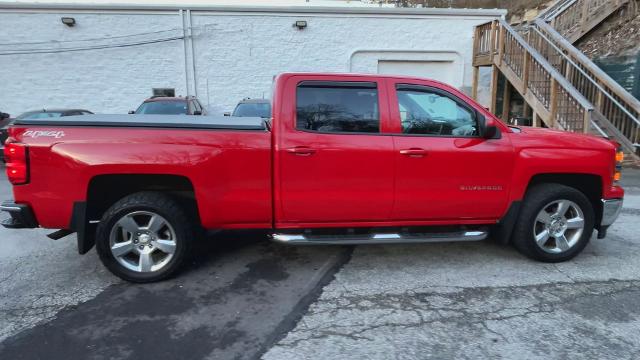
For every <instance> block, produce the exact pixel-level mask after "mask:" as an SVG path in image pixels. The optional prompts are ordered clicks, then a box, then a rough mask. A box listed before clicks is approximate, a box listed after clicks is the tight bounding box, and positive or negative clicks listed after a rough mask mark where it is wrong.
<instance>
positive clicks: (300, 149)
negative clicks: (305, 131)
mask: <svg viewBox="0 0 640 360" xmlns="http://www.w3.org/2000/svg"><path fill="white" fill-rule="evenodd" d="M287 152H288V153H291V154H294V155H299V156H310V155H313V154H315V153H316V151H315V150H314V149H311V148H308V147H305V146H297V147H294V148H290V149H287Z"/></svg>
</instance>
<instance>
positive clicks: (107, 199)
mask: <svg viewBox="0 0 640 360" xmlns="http://www.w3.org/2000/svg"><path fill="white" fill-rule="evenodd" d="M140 191H159V192H163V193H168V194H170V195H171V196H173V197H174V198H175V199H177V200H178V201H179V202H180V204H181V205H182V206H183V207H184V209H185V210H186V211H187V212H188V214H189V215H190V216H193V219H197V220H196V221H198V223H199V216H198V206H197V202H196V198H195V192H194V190H193V184H192V183H191V181H190V180H189V179H188V178H186V177H184V176H178V175H157V174H123V175H99V176H96V177H94V178H92V179H91V181H90V182H89V188H88V190H87V210H86V215H87V217H86V218H87V220H100V218H101V217H102V215H103V214H104V212H105V211H107V209H108V208H109V207H110V206H111V205H113V204H114V203H115V202H116V201H118V200H120V199H122V198H123V197H125V196H127V195H131V194H133V193H137V192H140Z"/></svg>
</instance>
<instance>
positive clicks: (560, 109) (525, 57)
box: [473, 0, 640, 162]
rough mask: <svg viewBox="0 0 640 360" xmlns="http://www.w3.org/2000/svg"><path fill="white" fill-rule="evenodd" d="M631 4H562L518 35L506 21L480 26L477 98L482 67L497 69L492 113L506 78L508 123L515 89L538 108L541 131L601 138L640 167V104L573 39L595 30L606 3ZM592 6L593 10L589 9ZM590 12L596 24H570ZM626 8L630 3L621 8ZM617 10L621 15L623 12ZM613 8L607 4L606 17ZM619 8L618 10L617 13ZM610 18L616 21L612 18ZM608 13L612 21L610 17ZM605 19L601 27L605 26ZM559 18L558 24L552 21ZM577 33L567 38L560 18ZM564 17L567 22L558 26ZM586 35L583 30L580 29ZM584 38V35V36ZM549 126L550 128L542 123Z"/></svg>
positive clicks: (589, 0)
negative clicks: (615, 144)
mask: <svg viewBox="0 0 640 360" xmlns="http://www.w3.org/2000/svg"><path fill="white" fill-rule="evenodd" d="M605 2H606V3H611V4H614V5H615V4H619V3H626V2H627V1H623V0H609V1H602V0H569V1H565V0H561V1H558V2H557V3H556V4H555V5H554V6H552V7H551V8H549V9H548V10H547V11H545V12H544V13H542V14H541V15H540V17H539V18H538V19H536V21H535V23H534V24H533V25H531V26H529V27H528V28H525V29H524V30H521V31H516V30H515V29H514V28H513V27H511V26H510V25H509V24H508V23H506V22H505V21H504V20H496V21H493V22H490V23H487V24H483V25H480V26H478V27H476V30H475V38H474V57H473V66H474V79H473V80H474V85H473V95H474V96H475V95H477V84H478V73H479V67H482V66H491V67H493V70H494V71H493V78H492V84H491V89H492V90H491V92H492V100H491V110H492V111H493V112H494V113H496V111H497V109H496V107H497V106H496V105H497V104H496V99H497V93H498V91H497V88H498V79H499V76H500V74H501V75H502V76H503V77H504V78H505V79H506V89H505V92H504V93H505V96H504V99H503V106H504V108H503V111H502V114H503V119H505V120H506V121H508V120H509V119H508V118H505V117H508V114H509V112H508V109H509V105H510V104H509V101H510V99H509V98H510V97H509V96H508V94H509V93H510V89H511V88H513V89H515V90H516V91H517V92H518V93H519V94H520V96H522V98H523V99H524V101H525V102H526V104H527V105H528V107H530V108H531V109H532V110H533V126H540V125H543V124H544V126H547V127H550V128H557V129H562V130H566V131H573V132H582V133H595V134H598V135H601V136H605V137H609V138H612V139H614V140H616V141H617V142H619V143H620V144H621V146H622V147H623V149H624V150H625V152H626V153H627V154H628V155H629V157H630V158H632V159H633V160H634V161H635V162H638V161H640V152H639V147H640V101H638V99H636V98H634V97H633V96H632V95H631V94H629V93H628V92H627V91H626V90H624V89H623V88H622V87H621V86H620V85H619V84H618V83H616V82H615V81H614V80H613V79H611V78H610V77H609V76H607V75H606V74H605V73H604V72H603V71H602V70H600V69H599V68H598V67H597V66H596V65H595V64H594V63H593V62H592V61H591V60H590V59H588V58H587V57H586V56H585V55H584V54H582V53H581V52H580V51H579V50H578V49H576V48H575V47H574V46H573V45H572V40H570V39H575V38H576V37H578V38H579V37H581V36H583V35H584V34H585V33H586V32H588V31H590V30H591V29H593V27H594V26H595V25H593V23H594V22H595V20H593V19H600V18H601V17H602V16H597V17H595V15H593V16H591V15H589V14H591V13H592V12H591V10H590V9H592V8H594V9H600V10H599V11H603V12H604V10H603V6H604V5H602V3H605ZM585 4H587V5H585ZM578 6H580V8H579V9H582V11H581V13H584V12H586V15H584V16H582V17H581V18H580V19H586V20H587V21H588V24H587V25H586V26H583V24H582V23H581V22H580V23H577V25H576V24H574V25H572V26H569V25H567V24H569V21H568V20H563V19H569V18H572V19H574V18H575V16H573V17H572V16H569V15H567V12H569V13H574V12H575V11H577V9H578ZM620 6H622V5H620ZM620 6H618V7H616V9H619V7H620ZM612 7H613V5H607V6H605V8H606V9H607V10H606V11H609V10H608V9H610V8H612ZM613 11H615V10H611V12H613ZM611 12H609V15H610V14H611ZM609 15H607V16H609ZM604 18H606V16H605V17H602V19H600V20H599V21H600V22H601V21H602V20H604ZM549 19H551V20H549ZM554 19H555V21H556V24H559V25H560V26H561V30H562V31H563V32H564V33H566V34H569V36H571V37H570V39H568V38H565V37H564V36H563V35H562V34H563V33H561V32H559V31H558V30H557V29H555V28H554V27H553V25H552V24H553V23H554V22H553V20H554ZM558 19H560V20H558ZM578 29H580V30H578ZM577 34H581V35H579V36H578V35H577ZM540 121H542V123H543V124H541V123H540Z"/></svg>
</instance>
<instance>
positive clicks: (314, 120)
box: [296, 81, 380, 133]
mask: <svg viewBox="0 0 640 360" xmlns="http://www.w3.org/2000/svg"><path fill="white" fill-rule="evenodd" d="M296 128H297V129H298V130H307V131H318V132H328V133H345V132H346V133H379V132H380V111H379V110H378V89H377V87H376V84H375V83H331V82H313V81H310V82H303V83H301V84H300V85H298V89H297V92H296Z"/></svg>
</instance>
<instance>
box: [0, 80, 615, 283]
mask: <svg viewBox="0 0 640 360" xmlns="http://www.w3.org/2000/svg"><path fill="white" fill-rule="evenodd" d="M5 153H6V156H7V163H8V164H7V174H8V177H9V180H10V181H11V183H12V184H13V194H14V199H13V200H11V201H7V202H5V203H4V204H3V205H2V210H4V211H6V212H8V213H9V214H10V216H11V217H10V218H9V219H7V220H5V221H4V222H3V225H4V226H5V227H8V228H34V227H43V228H51V229H60V230H58V231H56V232H54V233H52V234H51V235H50V237H52V238H61V237H63V236H66V235H68V234H71V233H74V232H75V233H77V241H78V249H79V252H80V253H81V254H84V253H86V252H88V251H89V250H90V249H91V248H92V247H93V246H94V244H95V246H96V248H97V251H98V254H99V256H100V259H101V260H102V262H103V263H104V264H105V265H106V267H107V268H108V269H109V270H110V271H112V272H113V273H114V274H116V275H118V276H120V277H121V278H123V279H126V280H129V281H134V282H149V281H156V280H160V279H164V278H166V277H168V276H170V275H171V274H174V273H175V272H176V271H177V270H178V269H179V268H180V266H181V265H182V264H183V263H185V261H186V259H187V258H188V256H189V253H190V249H191V246H192V244H193V242H194V240H195V239H196V237H198V234H202V233H203V232H202V230H203V229H204V230H219V229H227V230H234V229H265V230H267V231H269V233H270V236H271V238H272V239H273V240H274V241H277V242H281V243H286V244H296V245H305V244H338V245H341V244H365V243H366V244H383V243H407V242H435V241H477V240H484V239H486V238H488V237H491V238H492V239H494V240H496V241H499V242H502V243H505V244H507V243H512V244H513V245H514V246H515V247H516V248H517V249H518V250H519V251H520V252H522V253H523V254H525V255H527V256H529V257H531V258H533V259H537V260H540V261H545V262H559V261H565V260H569V259H571V258H573V257H574V256H576V255H577V254H578V253H580V251H582V249H583V248H584V247H585V246H586V245H587V243H588V242H589V241H590V238H591V237H592V233H593V232H594V229H596V230H597V231H598V236H599V237H600V238H602V237H604V236H605V235H606V232H607V228H608V227H609V226H610V225H611V224H612V223H613V222H614V221H615V219H616V217H617V216H618V214H619V212H620V209H621V207H622V201H623V197H624V191H623V189H622V188H621V187H620V186H619V185H618V183H617V181H618V180H619V176H620V174H619V170H620V168H619V166H620V163H621V161H622V154H621V153H620V152H619V151H618V146H617V144H615V143H614V142H611V141H609V140H607V139H604V138H599V137H595V136H589V135H579V134H574V133H567V132H561V131H556V130H550V129H540V128H524V127H522V128H519V127H510V126H506V125H505V124H503V123H502V122H501V121H499V120H498V119H497V118H496V117H495V116H494V115H492V114H491V113H490V112H488V111H487V110H486V109H484V108H483V107H482V106H481V105H479V104H478V103H476V102H475V101H473V100H472V99H470V98H469V97H467V96H466V95H464V94H463V93H461V92H460V91H458V90H456V89H455V88H452V87H450V86H447V85H445V84H442V83H439V82H436V81H431V80H427V79H420V78H412V77H395V76H379V75H354V74H300V73H287V74H282V75H280V76H278V77H277V78H276V79H275V87H274V94H273V106H272V118H271V119H270V120H265V119H261V118H233V119H231V118H229V117H221V118H215V117H210V118H208V119H205V118H203V117H192V118H191V117H190V118H188V119H185V118H184V117H183V116H171V115H167V116H153V115H147V116H138V115H130V116H127V115H124V116H122V115H89V116H77V117H70V118H58V119H38V120H20V121H16V122H15V124H14V125H13V126H12V127H11V128H10V130H9V139H8V141H7V147H6V150H5Z"/></svg>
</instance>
